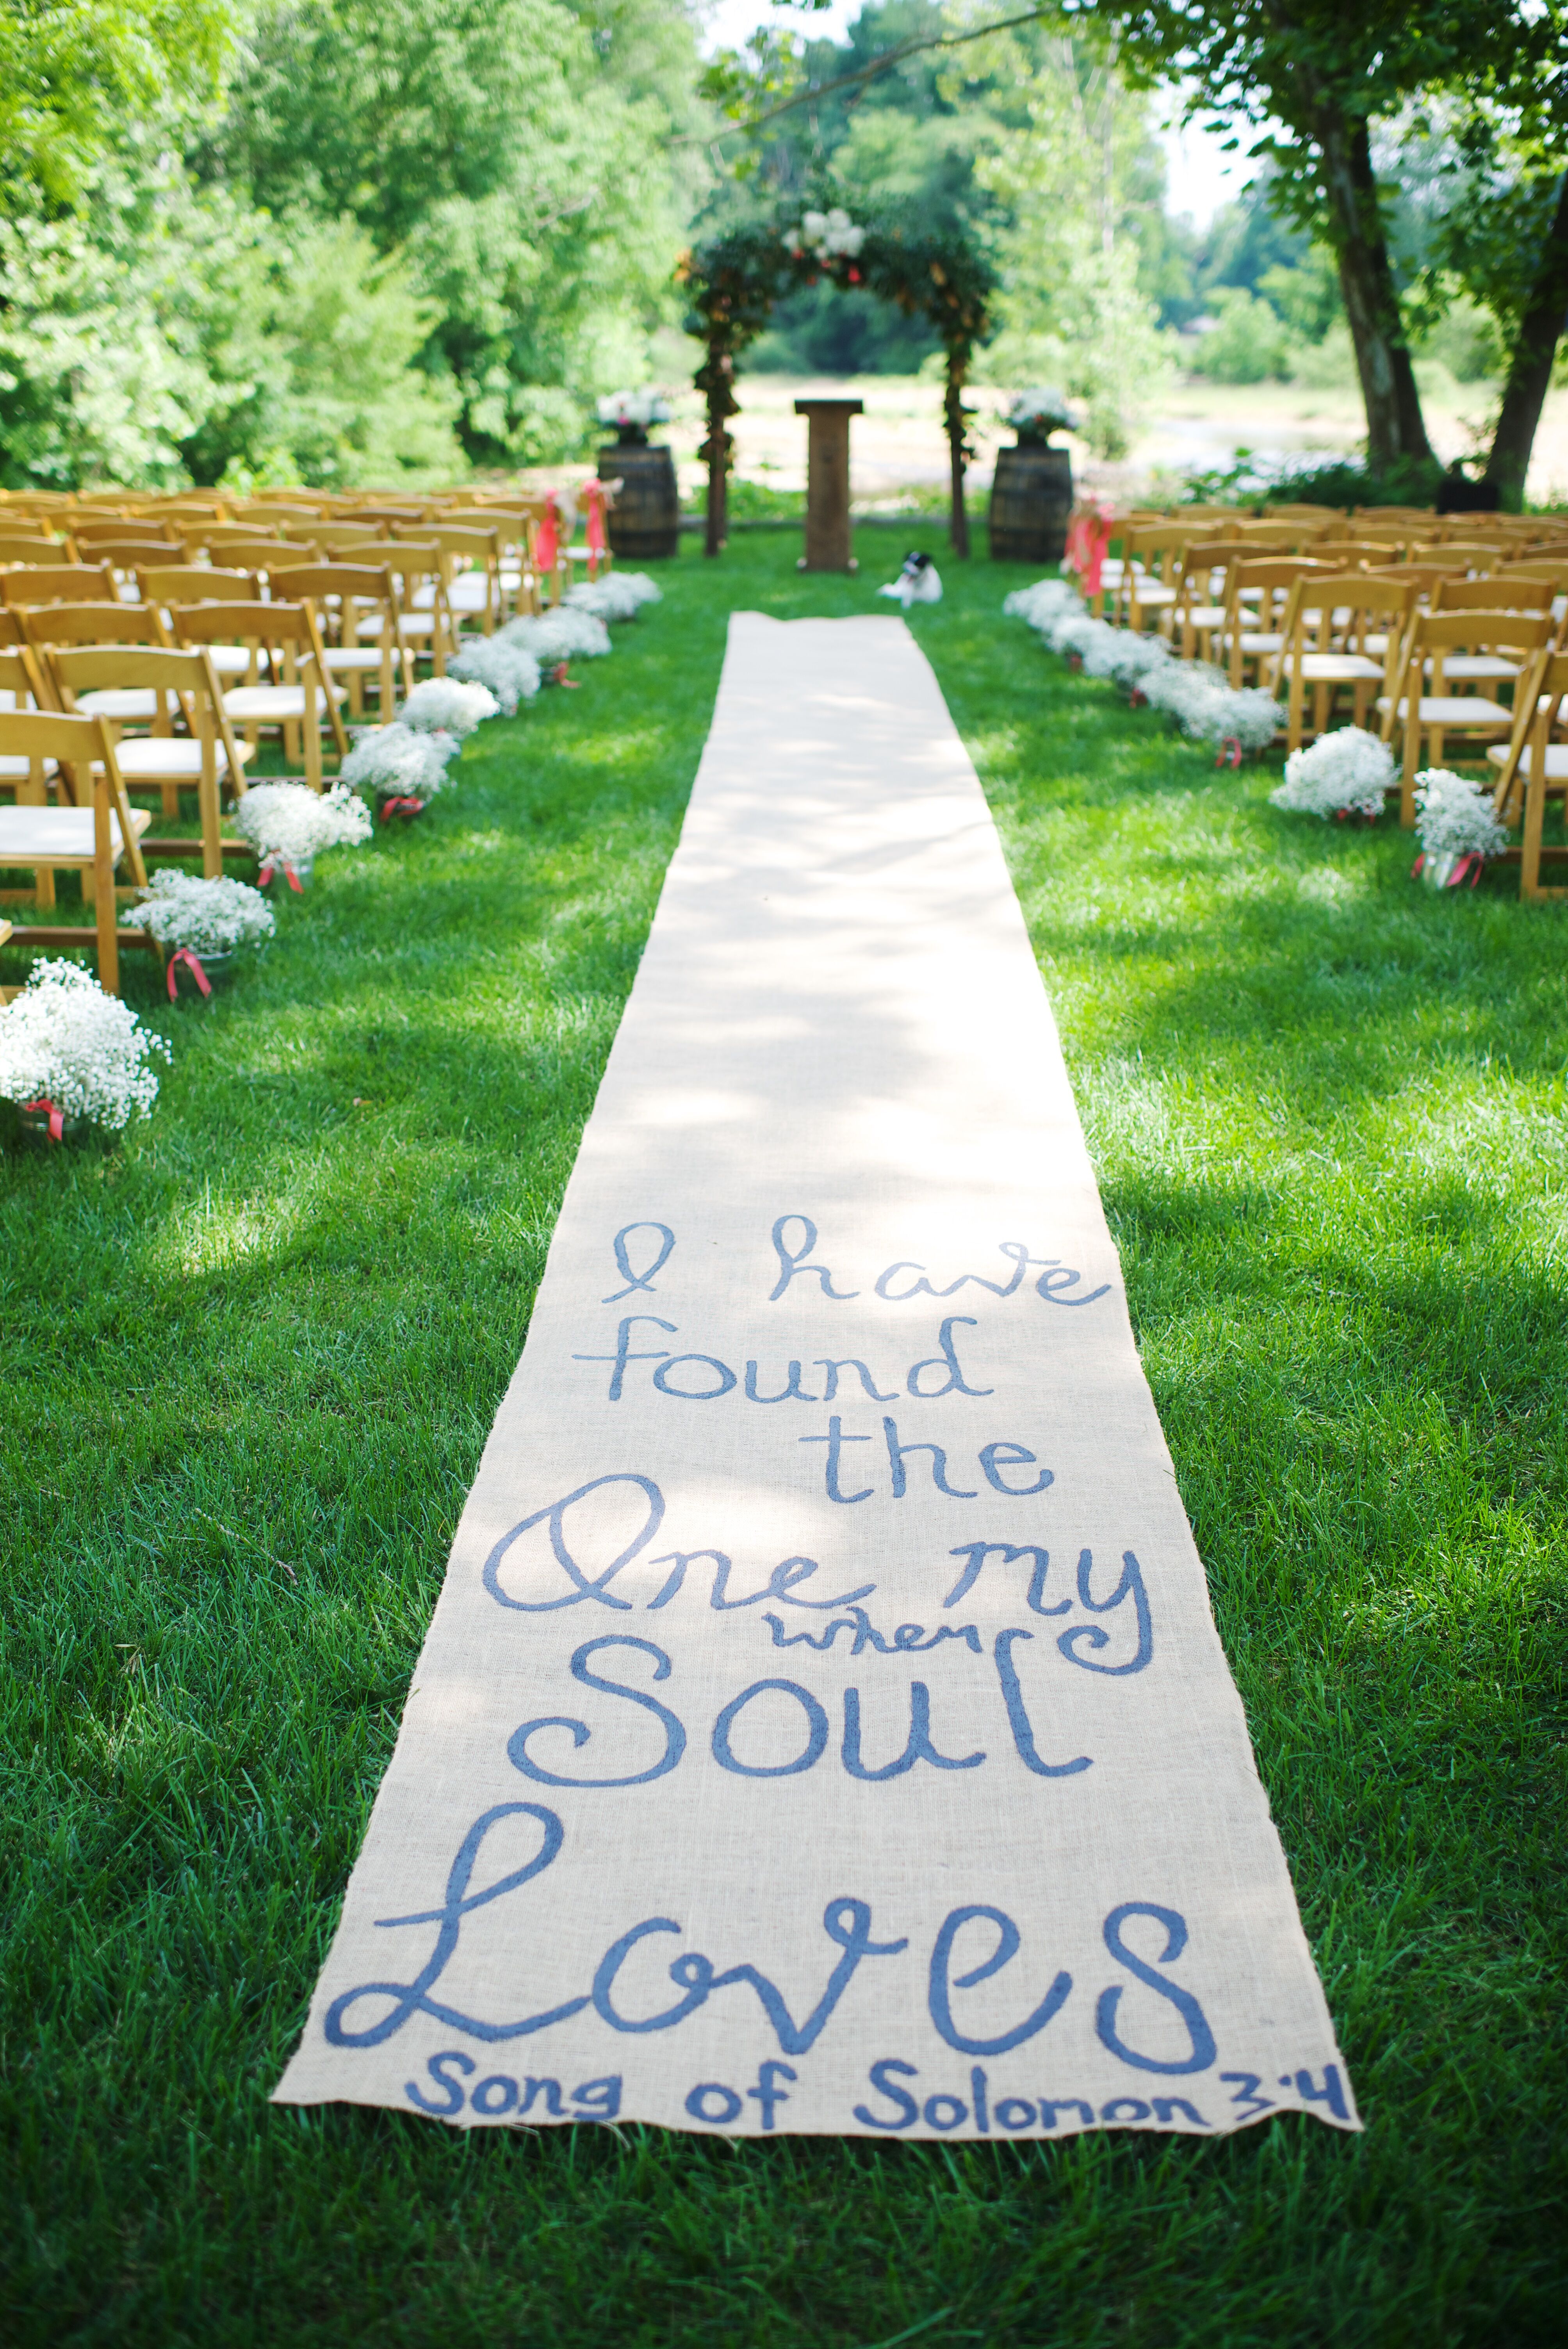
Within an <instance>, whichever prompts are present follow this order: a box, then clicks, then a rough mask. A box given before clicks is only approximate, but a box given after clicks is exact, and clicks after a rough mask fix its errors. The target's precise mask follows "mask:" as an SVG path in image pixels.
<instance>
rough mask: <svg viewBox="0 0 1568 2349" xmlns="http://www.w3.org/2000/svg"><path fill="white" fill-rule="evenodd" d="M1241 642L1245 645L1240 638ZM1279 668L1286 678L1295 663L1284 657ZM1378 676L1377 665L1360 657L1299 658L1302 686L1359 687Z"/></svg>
mask: <svg viewBox="0 0 1568 2349" xmlns="http://www.w3.org/2000/svg"><path fill="white" fill-rule="evenodd" d="M1242 642H1243V645H1244V644H1245V643H1246V638H1245V637H1244V636H1243V639H1242ZM1280 667H1282V668H1283V669H1284V673H1285V675H1286V676H1287V677H1288V676H1290V674H1291V673H1292V671H1293V670H1294V668H1295V662H1294V660H1292V658H1291V657H1290V655H1289V654H1288V653H1287V654H1286V655H1285V657H1284V660H1283V661H1282V662H1281V663H1280ZM1382 674H1383V667H1382V664H1381V662H1379V661H1375V660H1366V659H1364V658H1363V657H1362V656H1361V654H1360V653H1303V655H1302V657H1301V675H1302V682H1303V683H1304V684H1305V685H1359V684H1360V683H1362V682H1363V680H1370V679H1372V678H1380V677H1381V676H1382Z"/></svg>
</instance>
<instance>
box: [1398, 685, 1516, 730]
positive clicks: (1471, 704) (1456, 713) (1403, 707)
mask: <svg viewBox="0 0 1568 2349" xmlns="http://www.w3.org/2000/svg"><path fill="white" fill-rule="evenodd" d="M1377 707H1378V709H1387V707H1388V699H1387V695H1386V694H1379V695H1378V697H1377ZM1408 709H1409V704H1408V702H1407V701H1405V700H1404V699H1403V698H1401V700H1400V703H1399V707H1398V711H1397V713H1396V714H1397V716H1398V718H1399V719H1401V721H1402V720H1403V719H1404V718H1405V717H1406V716H1407V714H1408ZM1420 716H1421V724H1422V725H1423V726H1440V727H1456V728H1462V727H1467V726H1484V727H1488V728H1490V729H1491V730H1492V731H1493V732H1494V733H1497V732H1501V733H1504V734H1506V733H1507V732H1508V730H1509V729H1510V727H1511V725H1512V724H1513V712H1512V711H1511V709H1503V708H1502V706H1501V703H1499V702H1496V701H1482V700H1481V698H1480V696H1479V694H1458V693H1455V694H1448V693H1444V694H1430V693H1423V694H1422V696H1421V700H1420Z"/></svg>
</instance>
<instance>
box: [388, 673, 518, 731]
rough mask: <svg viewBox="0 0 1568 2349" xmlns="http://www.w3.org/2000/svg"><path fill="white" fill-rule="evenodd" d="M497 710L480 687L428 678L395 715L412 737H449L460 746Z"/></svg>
mask: <svg viewBox="0 0 1568 2349" xmlns="http://www.w3.org/2000/svg"><path fill="white" fill-rule="evenodd" d="M499 713H500V702H499V701H498V700H497V699H496V698H495V696H494V694H493V693H491V692H490V691H489V690H488V688H486V687H484V686H482V685H475V684H472V683H468V682H465V681H464V679H463V678H460V677H428V678H426V679H425V681H424V683H423V684H422V685H417V686H416V687H415V688H414V690H413V692H412V693H411V694H410V695H409V696H408V698H407V701H406V702H405V703H404V704H403V707H402V709H400V710H399V711H398V712H397V715H398V717H399V719H401V720H402V722H403V724H404V725H405V726H407V727H408V728H409V729H410V730H412V731H413V732H414V733H416V734H449V735H451V737H452V738H453V740H454V741H458V742H460V741H461V740H463V738H464V736H465V735H468V734H471V733H472V732H473V730H474V728H475V727H476V726H482V725H483V723H484V721H485V719H487V718H494V717H496V716H498V715H499Z"/></svg>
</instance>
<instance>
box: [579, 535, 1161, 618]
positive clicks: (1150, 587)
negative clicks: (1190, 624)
mask: <svg viewBox="0 0 1568 2349" xmlns="http://www.w3.org/2000/svg"><path fill="white" fill-rule="evenodd" d="M571 554H572V560H573V563H586V562H587V560H588V549H587V548H586V547H585V546H574V547H573V548H572V550H571ZM1128 593H1129V595H1130V596H1131V597H1132V600H1133V601H1134V602H1135V603H1138V604H1173V603H1174V602H1175V601H1176V590H1175V588H1174V587H1161V585H1160V584H1159V582H1158V581H1157V580H1153V579H1137V580H1134V582H1133V584H1132V585H1131V587H1130V589H1129V590H1128Z"/></svg>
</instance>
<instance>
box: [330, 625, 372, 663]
mask: <svg viewBox="0 0 1568 2349" xmlns="http://www.w3.org/2000/svg"><path fill="white" fill-rule="evenodd" d="M379 626H380V622H379V621H377V627H378V628H379ZM324 657H325V661H326V665H327V667H328V668H334V669H351V668H360V669H373V668H379V667H380V666H381V655H380V652H379V650H378V649H377V647H375V646H374V645H360V646H359V647H355V646H353V645H335V646H333V647H331V648H330V649H329V650H328V651H327V652H326V654H325V656H324Z"/></svg>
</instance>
